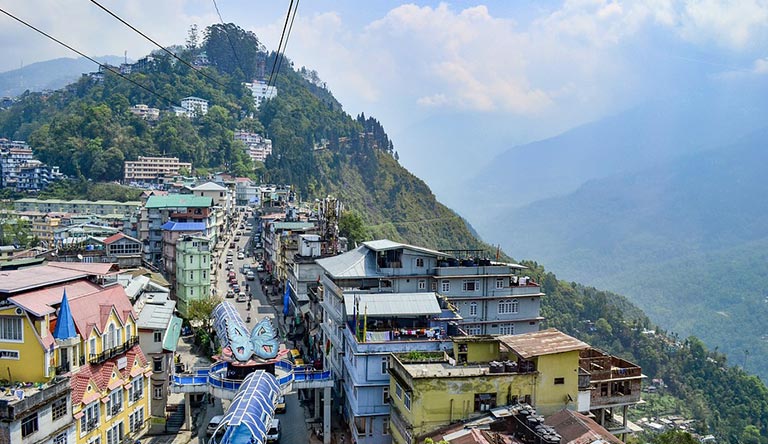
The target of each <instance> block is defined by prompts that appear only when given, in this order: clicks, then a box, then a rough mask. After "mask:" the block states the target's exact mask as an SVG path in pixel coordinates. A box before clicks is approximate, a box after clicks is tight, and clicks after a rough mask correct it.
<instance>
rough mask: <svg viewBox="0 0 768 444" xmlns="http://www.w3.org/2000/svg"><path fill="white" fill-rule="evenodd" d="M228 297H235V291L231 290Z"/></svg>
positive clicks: (228, 291)
mask: <svg viewBox="0 0 768 444" xmlns="http://www.w3.org/2000/svg"><path fill="white" fill-rule="evenodd" d="M227 297H228V298H233V297H235V290H232V289H231V288H230V289H229V290H227Z"/></svg>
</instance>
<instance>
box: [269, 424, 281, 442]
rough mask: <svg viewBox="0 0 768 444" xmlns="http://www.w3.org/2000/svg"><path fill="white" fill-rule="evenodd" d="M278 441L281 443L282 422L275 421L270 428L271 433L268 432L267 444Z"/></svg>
mask: <svg viewBox="0 0 768 444" xmlns="http://www.w3.org/2000/svg"><path fill="white" fill-rule="evenodd" d="M278 441H280V420H279V419H273V420H272V424H271V425H270V427H269V431H267V442H278Z"/></svg>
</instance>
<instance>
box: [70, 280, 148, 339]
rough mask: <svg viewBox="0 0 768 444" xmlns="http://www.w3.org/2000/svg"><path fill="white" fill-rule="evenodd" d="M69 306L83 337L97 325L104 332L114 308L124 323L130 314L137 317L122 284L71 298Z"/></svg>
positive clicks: (78, 330)
mask: <svg viewBox="0 0 768 444" xmlns="http://www.w3.org/2000/svg"><path fill="white" fill-rule="evenodd" d="M69 306H70V308H71V309H72V317H73V318H74V321H75V327H76V328H77V332H78V333H80V336H81V337H83V338H87V337H88V336H89V335H90V332H91V329H92V328H93V327H96V329H97V330H98V331H99V333H103V332H104V328H105V326H106V324H107V319H108V318H109V314H110V313H111V312H112V309H114V310H115V313H116V314H117V317H118V319H120V322H121V323H122V324H123V325H125V322H126V321H127V319H128V317H129V316H132V317H133V318H134V319H135V318H136V313H134V312H133V306H131V301H130V300H129V299H128V295H126V294H125V289H124V288H123V287H122V286H120V285H113V286H111V287H109V288H106V289H104V290H101V291H99V292H96V293H91V294H87V295H82V296H80V297H78V298H71V299H70V300H69Z"/></svg>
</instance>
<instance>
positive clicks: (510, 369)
mask: <svg viewBox="0 0 768 444" xmlns="http://www.w3.org/2000/svg"><path fill="white" fill-rule="evenodd" d="M504 371H505V372H507V373H514V372H516V371H517V362H515V361H505V362H504Z"/></svg>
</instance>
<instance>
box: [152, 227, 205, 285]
mask: <svg viewBox="0 0 768 444" xmlns="http://www.w3.org/2000/svg"><path fill="white" fill-rule="evenodd" d="M161 228H162V229H163V267H164V268H163V271H164V274H165V276H166V278H167V279H168V282H169V283H170V284H171V289H175V288H176V242H177V241H178V240H179V239H181V238H184V237H186V236H203V234H204V233H205V224H204V223H202V222H171V221H168V222H166V223H164V224H163V226H162V227H161Z"/></svg>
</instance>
